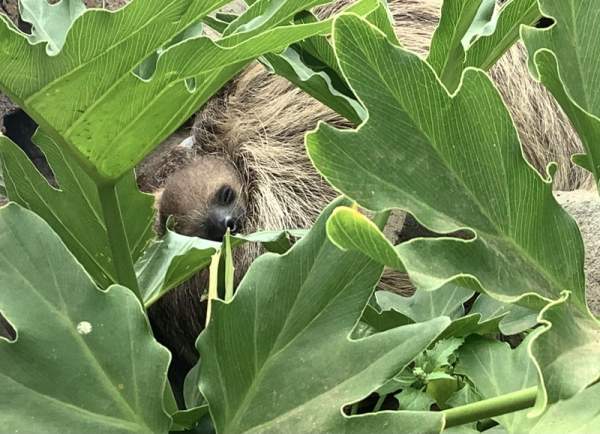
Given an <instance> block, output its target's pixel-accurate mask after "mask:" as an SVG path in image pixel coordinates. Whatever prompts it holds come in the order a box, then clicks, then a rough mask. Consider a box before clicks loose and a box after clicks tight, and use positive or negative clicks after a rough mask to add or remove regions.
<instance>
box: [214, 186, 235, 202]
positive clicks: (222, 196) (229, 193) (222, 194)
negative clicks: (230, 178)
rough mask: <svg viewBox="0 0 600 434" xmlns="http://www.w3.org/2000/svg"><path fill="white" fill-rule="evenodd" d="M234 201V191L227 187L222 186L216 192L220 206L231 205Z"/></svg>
mask: <svg viewBox="0 0 600 434" xmlns="http://www.w3.org/2000/svg"><path fill="white" fill-rule="evenodd" d="M234 200H235V190H234V189H233V188H231V186H229V185H224V186H222V187H221V188H220V189H219V191H217V201H218V202H219V204H220V205H231V204H232V203H233V201H234Z"/></svg>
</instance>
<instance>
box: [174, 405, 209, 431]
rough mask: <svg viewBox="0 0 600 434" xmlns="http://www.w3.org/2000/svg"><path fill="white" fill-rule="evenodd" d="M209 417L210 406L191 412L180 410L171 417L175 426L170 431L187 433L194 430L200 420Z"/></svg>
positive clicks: (192, 409) (193, 409) (203, 406)
mask: <svg viewBox="0 0 600 434" xmlns="http://www.w3.org/2000/svg"><path fill="white" fill-rule="evenodd" d="M208 415H209V411H208V404H205V405H202V406H200V407H194V408H191V409H189V410H179V411H177V412H175V413H173V414H172V415H171V417H172V418H173V425H172V426H171V428H170V429H169V431H186V430H189V429H192V428H194V427H195V426H196V425H197V424H198V422H199V421H200V419H202V418H203V417H205V416H208Z"/></svg>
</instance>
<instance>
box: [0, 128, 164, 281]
mask: <svg viewBox="0 0 600 434" xmlns="http://www.w3.org/2000/svg"><path fill="white" fill-rule="evenodd" d="M34 140H35V142H36V143H37V144H38V145H39V146H40V148H41V149H42V150H43V152H44V155H45V156H46V158H47V159H48V163H49V164H50V166H51V167H52V171H53V173H54V177H55V180H56V182H57V183H58V188H54V187H53V186H51V185H49V184H48V182H47V180H46V179H45V178H44V177H43V176H42V174H41V173H40V172H38V170H37V169H36V168H35V166H34V165H33V164H32V163H31V161H30V160H29V158H28V157H27V155H26V154H25V153H24V152H23V151H22V150H21V149H20V148H19V147H18V146H16V145H15V144H14V143H12V142H11V141H10V140H9V139H8V138H6V137H3V136H0V155H1V157H2V167H3V172H4V174H5V176H6V190H7V193H8V197H9V199H10V200H12V201H14V202H17V203H19V204H20V205H22V206H24V207H26V208H28V209H30V210H32V211H34V212H35V213H36V214H38V215H39V216H40V217H42V218H43V219H44V220H45V221H46V222H47V223H48V224H49V225H50V226H51V227H52V229H54V231H55V232H56V233H57V234H58V235H59V236H60V237H61V239H62V241H63V242H64V243H65V244H66V246H67V247H68V248H69V250H70V251H71V253H73V255H74V256H75V257H76V258H77V260H78V261H79V262H80V263H81V264H82V265H83V266H84V268H85V269H86V271H87V272H88V273H89V274H91V276H92V277H93V278H94V280H95V281H96V282H97V283H98V284H99V285H100V286H102V287H103V288H106V287H108V286H109V285H110V284H112V283H114V282H116V281H117V277H116V270H115V267H114V262H113V261H112V253H111V250H110V245H109V240H108V235H107V231H106V223H105V221H104V216H103V214H102V208H101V205H100V199H99V197H98V189H97V187H96V184H95V183H94V181H93V180H92V179H91V178H90V177H89V176H88V175H87V174H86V173H85V172H84V171H83V170H81V168H80V167H79V165H78V164H77V163H76V162H75V161H74V159H73V157H72V156H71V155H69V154H68V153H67V152H65V150H64V149H62V148H61V147H60V146H58V145H57V144H56V143H55V142H54V141H53V140H52V139H51V138H49V137H48V136H46V135H44V134H42V133H40V132H39V131H38V133H37V134H36V135H35V137H34ZM116 191H117V195H118V199H119V201H120V202H121V204H123V205H126V206H123V207H122V216H123V222H124V225H125V231H126V234H127V239H128V241H129V246H130V254H131V257H132V258H133V260H134V261H135V260H137V259H138V258H139V257H140V256H141V254H142V251H143V249H144V248H145V247H146V243H147V242H148V240H149V239H150V238H151V237H152V235H153V231H152V223H153V221H154V212H153V208H152V205H153V203H154V198H153V197H152V196H151V195H147V194H143V193H140V191H139V190H138V189H137V186H136V184H135V180H134V177H133V173H131V174H130V175H129V176H126V177H124V179H122V180H121V181H120V182H119V184H118V186H117V189H116Z"/></svg>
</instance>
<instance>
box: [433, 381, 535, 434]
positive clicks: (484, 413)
mask: <svg viewBox="0 0 600 434" xmlns="http://www.w3.org/2000/svg"><path fill="white" fill-rule="evenodd" d="M536 397H537V386H534V387H530V388H528V389H523V390H519V391H518V392H513V393H508V394H506V395H501V396H497V397H495V398H490V399H484V400H483V401H478V402H474V403H472V404H467V405H463V406H460V407H455V408H450V409H448V410H444V411H442V413H443V414H444V416H445V418H446V425H445V428H451V427H453V426H459V425H464V424H465V423H470V422H477V421H478V420H481V419H486V418H491V417H496V416H501V415H503V414H506V413H512V412H515V411H519V410H524V409H526V408H529V407H533V405H534V404H535V399H536Z"/></svg>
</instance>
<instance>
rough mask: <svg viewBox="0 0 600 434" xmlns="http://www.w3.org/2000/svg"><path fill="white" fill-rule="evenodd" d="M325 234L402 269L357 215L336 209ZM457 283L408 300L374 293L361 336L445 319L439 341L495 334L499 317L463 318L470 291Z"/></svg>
mask: <svg viewBox="0 0 600 434" xmlns="http://www.w3.org/2000/svg"><path fill="white" fill-rule="evenodd" d="M327 234H328V236H329V238H330V239H331V241H332V242H333V243H334V244H336V245H337V246H338V247H340V248H343V249H347V250H351V251H352V250H354V251H360V252H362V253H363V254H366V255H367V256H369V257H370V258H372V259H374V260H376V261H377V262H379V263H381V264H384V265H387V266H388V267H391V268H396V269H401V270H402V269H404V265H403V264H402V262H401V260H400V257H399V256H398V253H397V251H396V250H395V249H394V246H392V245H391V243H390V242H389V241H388V240H387V239H386V238H385V236H384V234H383V233H382V232H381V231H380V230H379V229H378V228H377V226H376V225H375V224H374V223H373V222H372V221H371V220H369V219H368V218H367V217H365V216H364V215H362V214H360V213H359V212H358V211H356V210H354V209H352V208H348V207H339V208H337V209H336V210H335V211H334V212H333V214H332V216H331V218H330V219H329V221H328V222H327ZM468 286H469V285H468V282H466V283H465V284H464V285H463V284H461V282H460V281H458V280H456V281H454V282H451V283H448V284H445V285H444V286H442V287H441V288H439V289H436V291H433V292H431V291H422V290H417V291H416V293H415V294H414V295H413V296H412V297H403V296H400V295H398V294H392V293H389V292H377V293H376V297H377V298H378V300H377V302H378V304H379V308H378V309H373V308H370V307H367V309H366V310H365V312H364V313H363V318H362V320H361V321H363V323H365V324H367V325H368V326H369V328H367V329H365V330H363V333H365V334H370V333H373V332H377V331H381V330H387V329H389V328H391V327H394V326H399V325H403V324H407V323H410V322H420V321H426V320H428V319H430V318H435V317H436V316H440V315H445V316H449V317H450V318H451V319H453V321H452V324H451V325H450V326H449V327H448V329H446V331H444V333H443V335H442V337H444V338H447V337H451V336H457V337H460V336H467V335H469V334H472V333H478V334H488V333H495V332H497V330H498V323H499V322H500V321H501V320H502V319H503V317H502V316H501V315H498V316H496V317H491V318H482V315H481V314H480V313H477V312H475V313H473V314H470V315H468V316H463V315H464V308H463V306H462V305H463V303H464V302H466V301H467V300H468V299H469V298H471V297H472V295H473V291H472V290H471V289H469V288H468Z"/></svg>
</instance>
